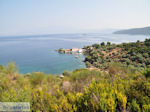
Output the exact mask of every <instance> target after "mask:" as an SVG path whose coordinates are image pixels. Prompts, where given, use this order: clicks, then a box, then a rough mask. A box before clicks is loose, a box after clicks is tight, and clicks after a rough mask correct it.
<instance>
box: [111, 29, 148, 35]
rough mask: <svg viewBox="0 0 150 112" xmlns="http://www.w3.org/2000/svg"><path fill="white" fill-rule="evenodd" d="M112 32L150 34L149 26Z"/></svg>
mask: <svg viewBox="0 0 150 112" xmlns="http://www.w3.org/2000/svg"><path fill="white" fill-rule="evenodd" d="M113 33H114V34H129V35H150V27H144V28H133V29H127V30H120V31H116V32H113Z"/></svg>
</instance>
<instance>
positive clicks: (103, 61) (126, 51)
mask: <svg viewBox="0 0 150 112" xmlns="http://www.w3.org/2000/svg"><path fill="white" fill-rule="evenodd" d="M85 49H86V52H87V55H86V58H85V63H86V66H87V67H89V68H91V67H92V68H93V67H94V68H99V69H100V70H103V69H104V70H107V69H108V68H109V65H110V63H112V62H117V63H118V62H119V63H122V64H123V65H124V66H130V67H132V68H135V69H137V70H140V69H143V68H148V67H150V39H145V41H144V42H140V41H137V42H132V43H122V44H118V45H116V44H111V43H110V42H107V44H105V43H104V42H102V43H101V44H93V45H92V46H85Z"/></svg>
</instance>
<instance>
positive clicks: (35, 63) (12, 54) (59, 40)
mask: <svg viewBox="0 0 150 112" xmlns="http://www.w3.org/2000/svg"><path fill="white" fill-rule="evenodd" d="M146 37H147V36H142V35H140V36H137V35H136V36H132V35H115V34H102V33H101V34H99V33H89V34H88V33H87V34H51V35H41V36H40V35H39V36H16V37H15V36H10V37H0V64H2V65H7V64H8V63H9V62H10V61H14V62H15V63H16V65H17V66H18V68H19V71H20V72H21V73H29V72H35V71H36V72H44V73H47V74H48V73H49V74H61V73H62V72H63V71H64V70H68V71H72V70H74V69H78V68H85V64H84V62H82V61H83V60H84V56H83V55H80V56H79V58H75V56H74V55H71V54H59V53H57V52H56V51H55V50H56V49H59V48H72V47H79V48H82V47H83V46H84V45H91V44H94V43H101V42H103V41H104V42H107V41H110V42H112V43H121V42H133V41H137V40H141V41H143V40H145V38H146Z"/></svg>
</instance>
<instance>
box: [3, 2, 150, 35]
mask: <svg viewBox="0 0 150 112" xmlns="http://www.w3.org/2000/svg"><path fill="white" fill-rule="evenodd" d="M144 26H150V0H0V35H1V36H2V35H23V34H45V33H78V32H88V31H94V30H100V29H112V28H115V29H120V28H133V27H144Z"/></svg>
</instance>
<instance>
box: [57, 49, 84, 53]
mask: <svg viewBox="0 0 150 112" xmlns="http://www.w3.org/2000/svg"><path fill="white" fill-rule="evenodd" d="M56 51H57V52H59V53H84V52H85V49H83V48H72V49H63V48H60V49H58V50H56Z"/></svg>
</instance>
